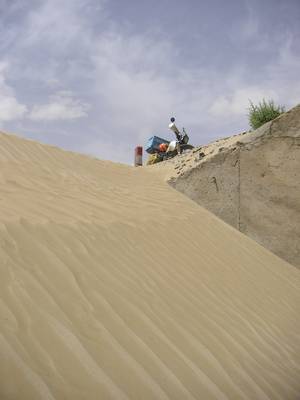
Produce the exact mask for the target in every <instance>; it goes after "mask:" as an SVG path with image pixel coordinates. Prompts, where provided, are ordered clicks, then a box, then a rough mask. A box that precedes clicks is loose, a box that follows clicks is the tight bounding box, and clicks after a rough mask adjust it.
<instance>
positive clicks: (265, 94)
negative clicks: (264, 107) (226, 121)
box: [209, 87, 278, 118]
mask: <svg viewBox="0 0 300 400" xmlns="http://www.w3.org/2000/svg"><path fill="white" fill-rule="evenodd" d="M263 98H265V99H273V100H274V101H277V99H278V95H277V93H276V91H275V90H270V89H263V88H257V87H244V88H241V89H236V90H234V91H233V92H232V93H231V94H229V95H227V96H219V97H217V98H216V99H215V100H214V102H213V103H212V105H211V107H210V109H209V112H210V113H211V115H213V116H215V117H228V118H230V117H232V116H242V115H245V114H246V113H247V110H248V108H249V100H251V101H252V102H253V103H254V104H255V103H258V102H260V101H262V99H263Z"/></svg>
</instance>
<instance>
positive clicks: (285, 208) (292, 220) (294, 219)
mask: <svg viewBox="0 0 300 400" xmlns="http://www.w3.org/2000/svg"><path fill="white" fill-rule="evenodd" d="M171 184H172V186H173V187H174V188H176V189H177V190H179V191H180V192H182V193H184V194H186V195H187V196H188V197H190V198H191V199H193V200H194V201H196V202H197V203H199V204H200V205H201V206H203V207H205V208H206V209H208V210H210V211H212V212H213V213H214V214H216V215H217V216H218V217H220V218H221V219H223V220H224V221H225V222H227V223H228V224H230V225H232V226H233V227H235V228H236V229H238V230H240V231H241V232H243V233H245V234H246V235H248V236H249V237H251V238H252V239H254V240H255V241H257V242H258V243H260V244H261V245H263V246H264V247H266V248H267V249H269V250H271V251H272V252H273V253H275V254H277V255H278V256H279V257H281V258H283V259H285V260H286V261H288V262H290V263H291V264H293V265H295V266H298V267H300V107H299V106H298V107H296V108H295V109H293V110H291V111H290V112H288V113H285V114H284V115H282V116H281V117H279V118H277V119H276V120H274V121H273V122H271V123H268V124H266V125H264V126H263V127H262V128H260V129H259V130H257V131H255V132H253V135H250V137H249V136H248V137H247V138H246V139H245V140H241V141H238V142H237V143H236V145H234V146H231V147H229V148H225V149H223V150H222V151H221V152H220V153H218V154H216V155H215V156H214V157H211V158H210V159H208V160H207V161H205V160H204V161H203V162H201V164H199V165H197V166H196V167H195V168H192V169H190V170H188V171H186V172H185V174H184V175H183V176H179V177H178V178H176V179H175V180H174V179H173V180H172V182H171Z"/></svg>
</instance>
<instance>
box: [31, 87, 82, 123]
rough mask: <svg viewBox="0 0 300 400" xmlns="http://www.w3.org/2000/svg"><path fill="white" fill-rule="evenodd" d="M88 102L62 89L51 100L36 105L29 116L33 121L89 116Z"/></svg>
mask: <svg viewBox="0 0 300 400" xmlns="http://www.w3.org/2000/svg"><path fill="white" fill-rule="evenodd" d="M88 108H89V106H88V104H86V103H84V102H82V101H80V100H78V99H76V98H74V96H73V94H72V93H71V92H67V91H60V92H58V93H56V94H55V95H53V96H51V98H50V102H49V103H47V104H42V105H35V106H34V107H33V109H32V110H31V112H30V114H29V116H28V118H29V119H31V120H33V121H57V120H72V119H77V118H82V117H87V115H88V114H87V111H88Z"/></svg>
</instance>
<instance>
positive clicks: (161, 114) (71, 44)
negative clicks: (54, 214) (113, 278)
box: [0, 0, 300, 165]
mask: <svg viewBox="0 0 300 400" xmlns="http://www.w3.org/2000/svg"><path fill="white" fill-rule="evenodd" d="M299 21H300V0H226V1H225V0H209V1H203V0H177V1H174V0H173V1H171V0H152V1H150V0H147V1H146V0H126V1H125V0H63V1H62V0H27V1H24V0H0V130H2V131H4V132H10V133H14V134H17V135H18V136H22V137H24V138H29V139H32V140H37V141H39V142H41V143H45V144H51V145H54V146H59V147H61V148H63V149H65V150H70V151H75V152H80V153H84V154H88V155H91V156H93V157H97V158H100V159H104V160H111V161H115V162H120V163H125V164H131V165H132V164H133V156H134V148H135V147H136V146H138V145H141V146H145V143H146V142H147V139H148V138H149V137H151V136H153V135H157V136H160V137H163V138H165V139H167V140H171V139H173V136H174V134H173V133H172V132H171V131H170V130H169V129H168V124H169V119H170V117H172V116H174V117H175V118H176V123H177V125H178V127H179V128H180V129H181V128H182V127H185V129H186V131H187V133H188V134H189V136H190V143H191V144H193V145H197V146H199V145H204V144H207V143H209V142H211V141H212V140H215V139H217V138H221V137H227V136H230V135H234V134H238V133H241V132H244V131H247V130H249V129H250V127H249V124H248V116H247V114H248V107H249V100H251V101H253V102H254V103H256V104H257V103H258V102H259V101H261V100H262V99H263V98H265V99H267V100H268V99H273V100H274V101H275V103H276V104H279V105H283V106H285V107H286V109H290V108H292V107H294V106H295V105H297V104H299V103H300V79H299V76H300V23H299Z"/></svg>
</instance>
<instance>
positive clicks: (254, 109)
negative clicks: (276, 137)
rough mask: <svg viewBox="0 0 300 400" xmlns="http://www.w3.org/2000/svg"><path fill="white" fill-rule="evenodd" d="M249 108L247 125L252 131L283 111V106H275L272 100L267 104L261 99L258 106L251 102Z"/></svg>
mask: <svg viewBox="0 0 300 400" xmlns="http://www.w3.org/2000/svg"><path fill="white" fill-rule="evenodd" d="M249 102H250V107H249V114H248V117H249V125H250V126H251V128H252V129H257V128H259V127H260V126H262V125H263V124H265V123H266V122H268V121H272V120H273V119H274V118H276V117H278V115H280V114H282V113H283V112H284V111H285V109H284V107H283V106H275V104H274V101H273V100H269V101H268V102H267V101H266V100H265V99H263V100H262V102H260V103H259V104H258V105H254V104H253V103H252V101H251V100H249Z"/></svg>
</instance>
